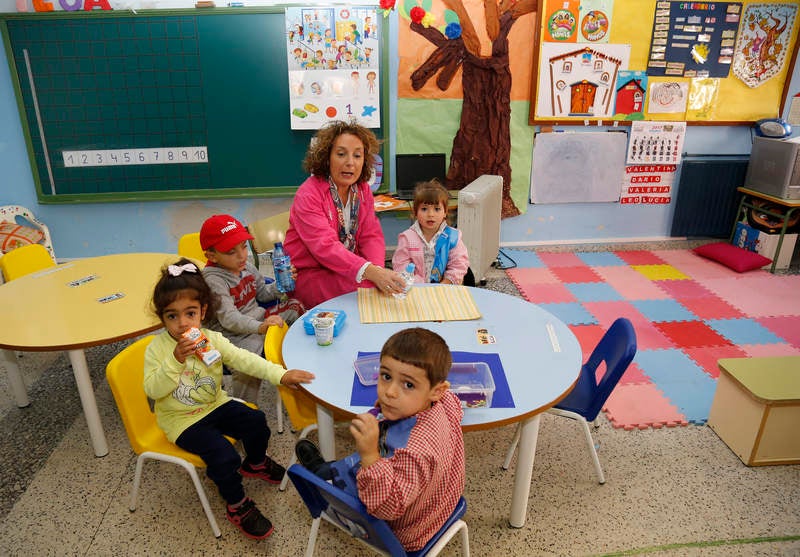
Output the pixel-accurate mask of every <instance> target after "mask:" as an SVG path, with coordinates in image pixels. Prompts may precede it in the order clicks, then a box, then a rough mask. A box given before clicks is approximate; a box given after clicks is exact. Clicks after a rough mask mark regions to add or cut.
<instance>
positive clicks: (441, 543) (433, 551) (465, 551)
mask: <svg viewBox="0 0 800 557" xmlns="http://www.w3.org/2000/svg"><path fill="white" fill-rule="evenodd" d="M459 533H460V534H461V536H460V538H461V548H462V549H461V554H462V555H463V556H464V557H469V530H468V529H467V523H466V522H464V521H463V520H458V521H456V522H454V523H453V525H452V526H450V528H448V530H447V532H445V533H444V534H442V537H441V538H439V539H438V540H436V543H435V544H433V545H432V546H431V548H430V549H429V550H428V552H427V553H426V554H425V555H428V556H430V557H436V555H439V553H441V551H442V550H443V549H444V548H445V546H447V544H448V543H449V542H450V540H452V539H453V538H454V537H455V535H456V534H459ZM306 557H309V556H308V555H307V556H306Z"/></svg>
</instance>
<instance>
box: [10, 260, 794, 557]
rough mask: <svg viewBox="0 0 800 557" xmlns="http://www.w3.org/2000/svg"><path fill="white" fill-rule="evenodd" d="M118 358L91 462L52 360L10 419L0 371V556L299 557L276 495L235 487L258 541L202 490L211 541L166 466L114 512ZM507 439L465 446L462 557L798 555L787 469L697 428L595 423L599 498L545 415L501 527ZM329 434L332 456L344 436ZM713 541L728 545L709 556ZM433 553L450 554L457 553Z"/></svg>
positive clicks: (37, 357)
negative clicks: (521, 503) (261, 528)
mask: <svg viewBox="0 0 800 557" xmlns="http://www.w3.org/2000/svg"><path fill="white" fill-rule="evenodd" d="M648 247H649V248H651V249H652V248H653V245H652V244H648ZM547 249H549V250H552V249H553V248H552V247H548V248H547ZM581 249H583V247H582V248H581ZM587 249H591V246H587ZM632 249H636V248H632ZM487 279H488V280H487V285H486V286H487V287H488V288H492V289H496V290H500V291H504V292H507V293H509V294H513V295H518V292H517V291H516V289H515V287H514V286H513V284H512V283H511V282H510V281H509V280H508V279H507V278H506V276H505V273H503V272H502V271H499V270H494V269H493V270H491V271H490V272H489V275H488V277H487ZM124 345H125V343H117V344H115V345H111V346H107V347H101V348H95V349H91V350H88V351H87V358H88V362H89V367H90V369H91V370H92V375H93V377H94V384H95V389H96V393H97V400H98V406H99V410H100V414H101V418H102V421H103V424H104V427H105V431H106V435H107V437H108V442H109V446H110V453H109V455H108V456H106V457H104V458H95V457H94V456H93V455H92V451H91V448H90V445H89V442H88V432H87V428H86V422H85V420H84V419H83V415H82V414H81V412H80V403H79V400H78V395H77V392H76V390H75V386H74V380H73V378H72V373H71V370H70V368H69V364H68V361H67V358H66V355H64V354H60V353H38V354H25V355H24V356H23V357H22V358H21V359H20V365H21V366H22V369H23V372H24V375H25V381H26V384H27V385H28V392H29V395H30V398H31V401H32V404H31V406H30V407H28V408H25V409H18V408H16V407H15V406H14V404H13V401H12V400H11V399H10V394H9V392H8V388H7V385H6V377H5V374H0V474H1V479H0V555H93V556H94V555H100V556H101V555H112V554H113V555H155V554H159V555H204V554H208V555H211V554H214V555H217V554H227V555H251V554H252V555H255V554H267V555H276V556H293V555H302V554H303V553H304V551H305V544H306V539H307V534H308V528H309V525H310V518H309V516H308V514H307V512H306V510H305V508H304V507H303V506H302V503H301V502H300V499H299V497H298V496H297V494H296V493H295V492H294V491H293V490H292V488H291V487H290V488H289V489H288V490H287V491H286V492H284V493H280V492H279V491H278V490H277V488H276V487H273V486H269V485H266V484H264V483H262V482H259V481H258V480H251V479H245V488H246V489H247V491H248V493H249V495H251V496H252V497H253V498H254V499H255V500H256V502H257V503H258V505H259V507H260V508H261V509H262V510H263V511H264V513H265V514H266V515H267V516H269V517H270V518H271V519H272V521H273V522H274V524H275V533H274V534H273V535H272V536H271V537H270V538H269V539H268V540H265V541H260V542H258V541H253V540H249V539H246V538H244V537H243V536H241V535H240V534H239V533H238V532H237V531H236V530H235V529H234V527H233V526H232V525H231V524H230V523H228V522H227V521H226V520H225V518H224V511H223V504H222V501H221V499H220V498H219V496H218V494H217V493H216V490H215V488H214V486H213V484H212V483H211V482H210V481H209V480H208V479H206V478H203V482H204V485H205V486H206V491H207V493H208V495H209V498H210V501H211V505H212V508H213V509H214V511H215V513H216V516H217V520H218V522H219V524H220V528H221V529H222V533H223V536H222V538H220V539H219V540H217V539H214V537H213V535H212V534H211V532H210V530H209V528H208V523H207V521H206V520H205V517H204V516H203V514H202V511H201V509H200V507H199V504H198V503H197V497H196V494H195V492H194V490H193V488H192V486H191V483H190V481H189V479H188V477H187V475H186V474H185V473H184V472H183V471H182V470H180V469H179V468H177V467H175V466H173V465H169V464H164V463H154V462H149V463H148V464H147V465H146V468H145V473H144V478H143V485H142V490H141V493H140V498H139V506H138V509H137V511H136V512H135V513H130V512H129V511H128V497H129V492H130V485H131V480H132V477H133V468H134V464H135V458H134V455H133V453H132V451H131V450H130V448H129V446H128V442H127V438H126V437H125V432H124V429H123V427H122V424H121V422H120V419H119V416H118V414H117V411H116V407H115V406H114V403H113V399H112V397H111V393H110V391H109V389H108V385H107V384H106V382H105V380H104V377H103V374H104V366H105V363H106V362H107V361H108V359H110V358H111V357H112V356H113V354H115V353H116V352H117V351H118V350H120V349H121V348H122V347H123V346H124ZM43 370H46V371H44V372H43ZM260 405H261V407H262V408H264V409H266V410H267V411H268V416H269V418H268V419H269V423H270V426H271V427H272V428H273V429H274V426H275V419H274V411H272V412H270V410H271V409H272V408H274V391H273V390H272V389H269V388H265V389H263V391H262V400H261V404H260ZM513 433H514V427H513V426H508V427H506V428H502V429H496V430H489V431H485V432H476V433H469V434H467V435H465V444H466V450H467V476H468V481H467V487H466V492H465V496H466V498H467V501H468V503H469V510H468V513H467V516H466V521H467V523H468V525H469V529H470V542H471V543H470V546H471V549H472V554H473V555H498V556H501V555H502V556H515V555H520V556H530V555H600V554H625V555H637V554H643V553H647V554H654V555H664V556H670V557H672V556H684V555H686V556H712V555H713V556H723V555H725V556H728V555H748V556H749V555H800V504H799V503H798V501H800V466H768V467H759V468H748V467H746V466H744V465H743V464H742V463H741V462H740V461H739V459H738V458H737V457H736V456H735V455H734V454H733V453H732V452H731V451H730V450H729V449H728V448H727V446H725V445H724V443H722V442H721V441H720V440H719V438H718V437H717V436H716V435H715V434H714V432H713V431H711V430H710V429H708V428H707V427H697V426H689V427H681V428H673V429H671V428H664V429H660V430H644V431H624V430H620V429H613V428H612V427H611V426H610V424H609V423H608V422H607V421H605V418H601V419H600V427H599V428H598V429H597V430H596V432H595V440H596V442H597V444H598V445H599V454H600V458H601V461H602V463H603V467H604V470H605V472H606V478H607V482H606V484H605V485H602V486H601V485H598V484H597V483H596V480H595V478H594V475H593V469H592V465H591V461H590V459H589V456H588V454H587V453H586V448H585V446H584V445H583V438H582V437H581V436H580V433H579V431H578V430H577V427H576V424H574V423H572V422H570V421H569V420H564V419H559V418H556V417H553V416H550V415H544V416H543V418H542V425H541V431H540V434H539V443H538V448H537V453H536V463H535V466H534V474H533V480H532V489H531V495H530V499H529V503H528V519H527V523H526V524H525V526H524V527H523V528H521V529H510V528H509V527H508V526H507V516H508V506H509V503H510V496H511V481H512V474H511V471H509V472H504V471H503V470H502V469H501V468H500V464H501V462H502V460H503V456H504V454H505V450H506V448H507V446H508V444H509V442H510V440H511V437H512V436H513ZM337 436H338V439H337V447H338V449H339V454H345V453H346V452H347V451H349V450H350V449H351V448H352V445H351V444H350V442H349V439H348V437H349V435H348V434H347V432H346V430H345V429H341V430H339V431H338V432H337ZM312 438H313V434H312ZM293 445H294V436H293V434H292V433H290V432H289V431H287V432H285V433H283V434H277V433H276V434H274V435H273V437H272V440H271V442H270V450H271V453H272V455H273V456H274V457H275V458H276V459H278V460H281V461H283V462H286V461H288V459H289V457H290V455H291V451H292V447H293ZM513 466H514V465H513V464H512V468H513ZM320 535H321V537H320V540H319V542H318V545H317V552H316V555H318V556H329V555H330V556H334V555H336V556H341V555H348V556H350V555H353V556H360V555H368V554H369V553H365V552H364V551H363V550H362V549H361V546H360V545H358V544H357V543H355V542H353V541H351V540H349V539H347V538H345V537H344V536H343V535H342V534H340V533H339V532H336V531H333V530H332V529H331V528H330V527H328V526H326V525H323V527H322V529H321V534H320ZM726 540H738V541H739V543H735V544H730V543H728V544H720V542H724V541H726ZM443 555H448V556H451V555H460V551H459V545H458V542H453V543H451V547H449V548H448V549H447V550H445V552H444V553H443Z"/></svg>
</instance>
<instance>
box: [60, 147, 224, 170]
mask: <svg viewBox="0 0 800 557" xmlns="http://www.w3.org/2000/svg"><path fill="white" fill-rule="evenodd" d="M62 154H63V156H64V166H66V167H86V166H126V165H132V164H186V163H207V162H208V148H207V147H206V146H200V147H156V148H148V149H101V150H92V151H63V152H62Z"/></svg>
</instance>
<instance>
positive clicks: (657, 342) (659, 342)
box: [633, 321, 677, 350]
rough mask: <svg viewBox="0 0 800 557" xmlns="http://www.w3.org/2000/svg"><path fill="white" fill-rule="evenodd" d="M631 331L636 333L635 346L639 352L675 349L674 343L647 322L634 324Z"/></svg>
mask: <svg viewBox="0 0 800 557" xmlns="http://www.w3.org/2000/svg"><path fill="white" fill-rule="evenodd" d="M633 330H634V331H636V346H637V348H638V349H639V350H662V349H666V348H677V346H675V343H674V342H672V341H671V340H670V339H669V338H667V337H666V336H665V335H664V333H662V332H661V331H659V330H658V329H657V328H656V327H655V326H654V325H653V324H652V323H650V322H649V321H646V322H644V323H634V324H633Z"/></svg>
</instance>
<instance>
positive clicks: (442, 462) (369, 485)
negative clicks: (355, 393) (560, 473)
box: [295, 328, 465, 551]
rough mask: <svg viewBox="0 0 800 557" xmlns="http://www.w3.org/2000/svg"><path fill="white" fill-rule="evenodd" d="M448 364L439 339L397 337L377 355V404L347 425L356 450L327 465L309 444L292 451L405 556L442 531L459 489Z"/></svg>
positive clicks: (458, 443)
mask: <svg viewBox="0 0 800 557" xmlns="http://www.w3.org/2000/svg"><path fill="white" fill-rule="evenodd" d="M451 363H452V357H451V355H450V349H449V348H448V347H447V343H445V341H444V339H442V337H440V336H439V335H437V334H436V333H434V332H432V331H429V330H427V329H422V328H414V329H405V330H403V331H399V332H397V333H395V334H394V335H392V336H391V337H390V338H389V340H387V341H386V343H385V344H384V345H383V349H382V350H381V367H380V375H379V379H378V402H377V405H376V407H375V408H374V409H373V411H370V412H368V413H365V414H359V415H358V416H356V417H355V418H354V419H353V421H352V423H351V425H350V432H351V433H352V435H353V437H354V439H355V442H356V449H357V452H356V453H354V454H352V455H350V456H348V457H346V458H344V459H342V460H337V461H334V462H325V460H324V459H323V458H322V455H321V454H320V452H319V449H317V447H316V446H315V445H314V444H313V443H311V442H310V441H308V440H306V439H303V440H301V441H299V442H298V443H297V446H296V447H295V452H296V453H297V458H298V460H299V461H300V463H301V464H302V465H303V466H305V467H306V468H308V469H309V470H311V471H312V472H314V473H315V474H317V475H318V476H320V477H321V478H323V479H326V480H331V481H332V482H333V483H334V484H335V485H337V486H339V487H341V488H342V489H344V490H345V491H348V492H350V493H353V494H355V495H357V496H358V497H359V498H360V499H361V501H362V502H363V503H364V505H365V506H366V507H367V511H368V512H369V513H370V514H371V515H373V516H376V517H378V518H380V519H383V520H385V521H387V522H388V524H389V526H390V527H391V528H392V531H394V533H395V535H396V536H397V538H398V539H399V540H400V543H402V544H403V547H405V549H406V550H407V551H416V550H418V549H421V548H422V547H423V546H424V545H425V544H426V543H427V542H428V540H430V539H431V538H432V537H433V535H434V534H435V533H436V532H437V531H439V529H441V527H442V526H443V525H444V523H445V522H446V521H447V519H448V517H449V516H450V515H451V514H452V512H453V509H455V507H456V504H457V503H458V500H459V498H460V497H461V494H462V493H463V491H464V477H465V472H464V439H463V437H462V434H461V418H462V416H463V410H462V409H461V402H460V401H459V399H458V398H457V397H456V396H455V395H454V394H453V393H452V392H451V391H450V390H449V387H450V383H449V382H448V381H447V374H448V372H449V371H450V365H451ZM376 414H377V416H376Z"/></svg>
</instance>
